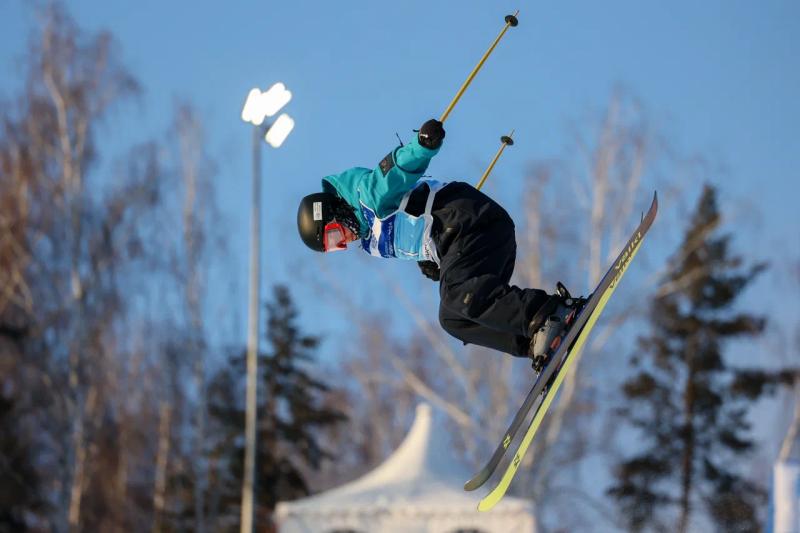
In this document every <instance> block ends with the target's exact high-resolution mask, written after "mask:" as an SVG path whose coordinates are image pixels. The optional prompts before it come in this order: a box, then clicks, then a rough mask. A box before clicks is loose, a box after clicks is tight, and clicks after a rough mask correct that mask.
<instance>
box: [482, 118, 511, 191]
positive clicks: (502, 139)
mask: <svg viewBox="0 0 800 533" xmlns="http://www.w3.org/2000/svg"><path fill="white" fill-rule="evenodd" d="M513 136H514V130H511V133H509V134H508V135H503V136H502V137H500V142H501V143H502V144H501V145H500V149H499V150H498V151H497V153H496V154H495V155H494V159H492V162H491V163H489V167H488V168H487V169H486V172H484V173H483V176H481V180H480V181H479V182H478V185H477V186H476V187H475V188H476V189H478V190H481V187H483V182H485V181H486V178H488V177H489V174H490V173H491V172H492V169H493V168H494V165H495V163H497V160H498V159H500V154H502V153H503V150H505V149H506V146H513V145H514V139H512V138H511V137H513Z"/></svg>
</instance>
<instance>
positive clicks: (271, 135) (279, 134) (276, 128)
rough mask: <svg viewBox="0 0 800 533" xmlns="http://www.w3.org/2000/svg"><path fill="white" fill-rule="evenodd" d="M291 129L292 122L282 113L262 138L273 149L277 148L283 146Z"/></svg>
mask: <svg viewBox="0 0 800 533" xmlns="http://www.w3.org/2000/svg"><path fill="white" fill-rule="evenodd" d="M293 128H294V120H293V119H292V117H290V116H289V115H287V114H286V113H283V114H282V115H281V116H279V117H278V119H277V120H276V121H275V124H273V125H272V127H271V128H270V129H269V131H268V132H267V134H266V135H265V136H264V140H265V141H267V143H268V144H269V145H270V146H272V147H273V148H278V147H279V146H280V145H282V144H283V141H285V140H286V137H288V136H289V133H291V131H292V129H293Z"/></svg>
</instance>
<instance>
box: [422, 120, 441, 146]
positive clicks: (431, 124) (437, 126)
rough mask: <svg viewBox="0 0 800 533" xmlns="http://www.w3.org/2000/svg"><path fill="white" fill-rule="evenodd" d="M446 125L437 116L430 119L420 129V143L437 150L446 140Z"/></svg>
mask: <svg viewBox="0 0 800 533" xmlns="http://www.w3.org/2000/svg"><path fill="white" fill-rule="evenodd" d="M444 135H445V133H444V126H443V125H442V123H441V122H439V121H438V120H436V119H435V118H432V119H430V120H429V121H427V122H426V123H425V124H423V125H422V127H421V128H420V129H419V135H418V136H417V139H419V144H421V145H422V146H424V147H425V148H430V149H432V150H435V149H436V148H439V147H440V146H441V145H442V141H443V140H444Z"/></svg>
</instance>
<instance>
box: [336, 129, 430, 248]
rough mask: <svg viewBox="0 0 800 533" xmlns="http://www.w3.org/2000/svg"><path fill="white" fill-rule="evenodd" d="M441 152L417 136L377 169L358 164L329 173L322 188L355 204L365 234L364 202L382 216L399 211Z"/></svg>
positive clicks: (391, 153) (400, 147) (387, 157)
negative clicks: (338, 171) (406, 194)
mask: <svg viewBox="0 0 800 533" xmlns="http://www.w3.org/2000/svg"><path fill="white" fill-rule="evenodd" d="M438 152H439V149H438V148H436V149H430V148H425V147H424V146H422V145H420V144H419V142H418V141H417V139H416V138H415V139H414V140H413V141H411V142H409V143H408V144H406V145H404V146H399V147H397V148H395V149H394V150H392V151H391V152H390V153H389V154H388V155H387V156H386V157H385V158H383V160H382V161H381V162H380V164H379V165H378V166H377V167H375V168H374V169H372V170H370V169H367V168H363V167H355V168H351V169H348V170H345V171H344V172H341V173H339V174H332V175H330V176H326V177H324V178H323V179H322V187H323V190H326V191H329V192H333V190H335V192H336V193H337V194H338V195H339V196H341V197H342V198H343V199H344V200H345V201H346V202H347V203H349V204H350V205H352V206H353V208H354V209H355V211H356V215H357V216H358V219H359V221H360V222H361V235H362V236H365V235H366V234H367V233H368V231H369V228H367V226H366V220H365V219H364V217H363V215H362V214H361V205H360V204H362V203H363V204H364V205H365V206H367V207H369V208H370V209H372V210H373V211H375V213H376V214H377V215H378V217H385V216H387V215H389V214H391V213H392V212H394V211H396V210H397V208H398V207H399V206H400V200H401V199H402V198H403V195H404V194H405V193H407V192H408V191H409V190H411V189H413V188H414V185H415V184H416V183H417V181H418V180H419V179H420V178H421V177H422V175H423V174H424V173H425V170H427V168H428V165H429V164H430V162H431V159H432V158H433V156H435V155H436V154H437V153H438ZM331 189H333V190H331Z"/></svg>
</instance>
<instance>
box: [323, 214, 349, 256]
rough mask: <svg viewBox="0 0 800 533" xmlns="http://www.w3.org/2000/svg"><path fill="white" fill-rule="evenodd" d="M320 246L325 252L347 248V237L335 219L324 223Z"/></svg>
mask: <svg viewBox="0 0 800 533" xmlns="http://www.w3.org/2000/svg"><path fill="white" fill-rule="evenodd" d="M322 247H323V248H324V249H325V251H326V252H337V251H339V250H346V249H347V237H346V235H345V233H344V227H343V226H342V225H341V224H339V223H338V222H336V221H335V220H334V221H333V222H330V223H328V224H326V225H325V229H324V233H323V234H322Z"/></svg>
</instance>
